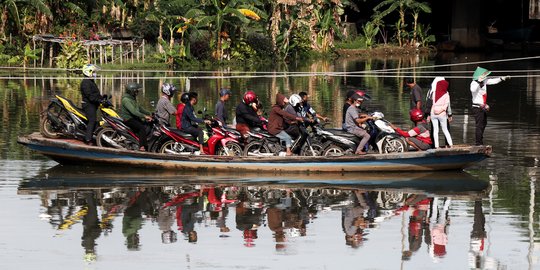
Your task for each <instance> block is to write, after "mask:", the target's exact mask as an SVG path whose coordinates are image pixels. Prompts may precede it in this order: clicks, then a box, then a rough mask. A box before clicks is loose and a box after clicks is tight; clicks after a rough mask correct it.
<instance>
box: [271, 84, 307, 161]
mask: <svg viewBox="0 0 540 270" xmlns="http://www.w3.org/2000/svg"><path fill="white" fill-rule="evenodd" d="M287 102H289V100H288V99H287V98H286V97H285V96H284V95H283V94H280V93H278V94H277V95H276V104H274V106H272V111H270V116H269V117H268V133H270V134H272V135H274V136H276V137H278V138H280V139H281V140H282V141H284V142H285V146H286V148H287V150H286V151H287V153H286V154H287V156H291V155H292V152H291V145H292V138H291V136H290V135H289V134H288V133H287V132H286V131H285V124H289V125H291V124H294V123H295V122H296V121H300V122H301V121H303V119H302V117H298V116H296V114H291V113H288V112H286V111H285V110H283V108H284V107H285V104H286V103H287Z"/></svg>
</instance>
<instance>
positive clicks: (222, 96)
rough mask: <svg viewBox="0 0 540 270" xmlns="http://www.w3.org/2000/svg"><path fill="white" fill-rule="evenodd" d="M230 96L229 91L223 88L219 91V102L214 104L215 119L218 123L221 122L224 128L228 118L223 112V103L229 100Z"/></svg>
mask: <svg viewBox="0 0 540 270" xmlns="http://www.w3.org/2000/svg"><path fill="white" fill-rule="evenodd" d="M231 95H232V92H231V90H229V89H227V88H223V89H221V90H219V100H218V102H217V103H216V110H215V113H216V118H217V119H218V120H219V121H221V123H223V126H224V127H226V126H227V120H228V118H229V117H228V116H227V112H226V111H225V102H227V100H229V98H230V97H231Z"/></svg>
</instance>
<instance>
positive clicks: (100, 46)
mask: <svg viewBox="0 0 540 270" xmlns="http://www.w3.org/2000/svg"><path fill="white" fill-rule="evenodd" d="M99 64H100V65H103V46H102V45H101V44H100V45H99Z"/></svg>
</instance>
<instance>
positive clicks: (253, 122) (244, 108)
mask: <svg viewBox="0 0 540 270" xmlns="http://www.w3.org/2000/svg"><path fill="white" fill-rule="evenodd" d="M258 106H259V99H258V98H257V95H256V94H255V92H253V91H247V92H246V93H245V94H244V96H243V97H242V102H240V104H238V106H236V110H235V113H236V130H238V132H240V133H241V134H242V136H244V135H245V134H246V133H247V132H248V131H249V130H250V129H252V128H255V127H261V126H262V125H263V121H262V120H261V118H260V117H259V115H258V114H257V111H258V110H259V108H258Z"/></svg>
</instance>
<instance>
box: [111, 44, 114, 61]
mask: <svg viewBox="0 0 540 270" xmlns="http://www.w3.org/2000/svg"><path fill="white" fill-rule="evenodd" d="M111 63H114V44H113V45H112V52H111Z"/></svg>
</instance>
